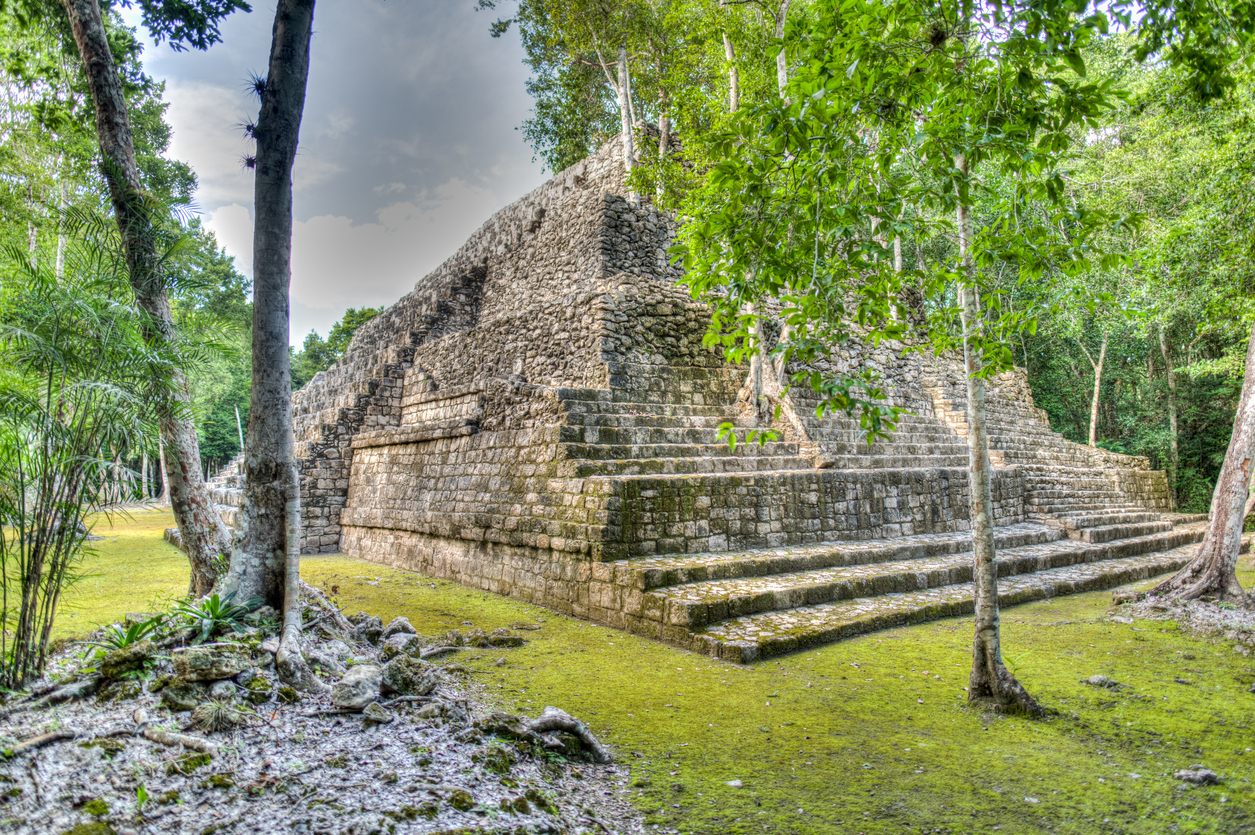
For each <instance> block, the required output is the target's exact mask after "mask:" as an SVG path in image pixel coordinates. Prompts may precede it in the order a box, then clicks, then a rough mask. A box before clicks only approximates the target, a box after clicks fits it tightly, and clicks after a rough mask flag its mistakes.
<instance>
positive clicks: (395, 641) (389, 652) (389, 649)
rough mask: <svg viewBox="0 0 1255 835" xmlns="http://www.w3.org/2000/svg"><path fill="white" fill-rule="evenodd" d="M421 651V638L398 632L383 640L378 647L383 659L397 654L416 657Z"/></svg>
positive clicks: (389, 658)
mask: <svg viewBox="0 0 1255 835" xmlns="http://www.w3.org/2000/svg"><path fill="white" fill-rule="evenodd" d="M422 651H423V639H422V638H420V637H418V636H417V635H408V634H406V633H400V634H397V635H392V636H391V637H389V638H387V639H386V640H384V642H383V645H382V646H381V647H380V655H381V656H382V658H383V660H384V661H391V660H392V659H393V658H395V657H396V656H398V655H408V656H409V657H411V658H418V657H419V655H420V654H421V653H422Z"/></svg>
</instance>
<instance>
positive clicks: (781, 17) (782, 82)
mask: <svg viewBox="0 0 1255 835" xmlns="http://www.w3.org/2000/svg"><path fill="white" fill-rule="evenodd" d="M792 2H793V0H781V2H780V11H778V12H776V31H775V36H776V37H777V38H783V37H784V24H785V21H786V20H788V18H789V6H790V5H791V4H792ZM788 83H789V63H788V56H787V55H786V54H785V50H784V47H783V46H781V47H780V51H779V52H777V53H776V86H777V87H778V88H779V90H780V97H781V98H784V88H785V86H787V85H788Z"/></svg>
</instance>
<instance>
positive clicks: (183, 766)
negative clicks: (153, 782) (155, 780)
mask: <svg viewBox="0 0 1255 835" xmlns="http://www.w3.org/2000/svg"><path fill="white" fill-rule="evenodd" d="M213 758H214V757H213V754H184V755H183V756H181V757H179V758H178V759H175V760H172V761H171V762H168V763H166V774H168V775H169V776H171V777H174V776H176V775H184V776H186V775H188V774H191V773H192V772H193V771H195V770H196V769H198V768H201V767H203V766H206V765H209V763H211V762H213Z"/></svg>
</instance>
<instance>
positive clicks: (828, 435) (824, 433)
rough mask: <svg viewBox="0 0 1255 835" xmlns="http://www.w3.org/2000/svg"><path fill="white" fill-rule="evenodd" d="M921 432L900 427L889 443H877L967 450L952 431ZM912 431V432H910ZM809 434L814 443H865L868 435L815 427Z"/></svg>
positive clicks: (809, 430)
mask: <svg viewBox="0 0 1255 835" xmlns="http://www.w3.org/2000/svg"><path fill="white" fill-rule="evenodd" d="M918 429H919V431H913V430H911V428H909V427H908V428H907V429H903V428H901V427H899V430H898V431H897V432H894V433H893V436H892V437H891V438H890V440H888V441H877V442H876V445H877V446H879V445H881V444H885V443H894V444H899V443H906V444H953V445H958V446H962V447H963V448H964V449H966V448H967V443H966V442H965V441H964V440H963V439H962V438H960V437H958V436H957V435H955V434H954V433H953V432H950V431H948V430H947V431H941V430H937V431H935V432H934V431H931V430H930V428H928V427H918ZM908 430H910V431H908ZM806 431H807V434H809V435H810V438H811V440H813V441H825V442H828V441H831V442H837V443H863V442H864V439H865V438H866V437H867V434H866V433H865V432H863V431H862V430H854V429H825V428H822V427H820V428H816V427H814V426H807V427H806Z"/></svg>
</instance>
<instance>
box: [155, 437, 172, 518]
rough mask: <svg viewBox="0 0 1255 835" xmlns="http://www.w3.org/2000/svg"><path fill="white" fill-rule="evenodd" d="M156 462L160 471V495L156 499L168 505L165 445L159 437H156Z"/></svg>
mask: <svg viewBox="0 0 1255 835" xmlns="http://www.w3.org/2000/svg"><path fill="white" fill-rule="evenodd" d="M157 463H158V468H157V469H158V470H159V471H160V473H161V496H160V498H159V499H158V501H159V502H160V503H161V504H162V505H164V506H166V507H169V506H170V477H169V475H167V473H166V445H165V444H164V443H163V442H162V440H161V439H160V438H158V439H157Z"/></svg>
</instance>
